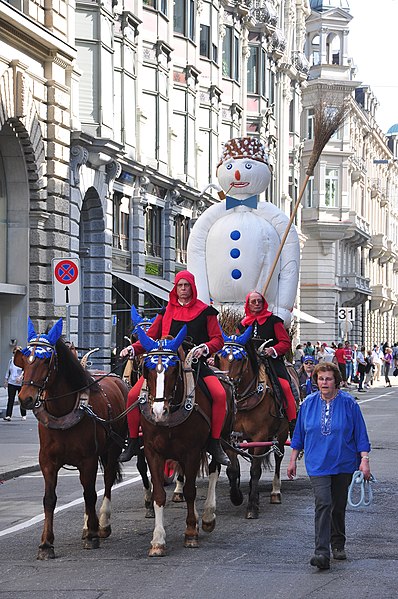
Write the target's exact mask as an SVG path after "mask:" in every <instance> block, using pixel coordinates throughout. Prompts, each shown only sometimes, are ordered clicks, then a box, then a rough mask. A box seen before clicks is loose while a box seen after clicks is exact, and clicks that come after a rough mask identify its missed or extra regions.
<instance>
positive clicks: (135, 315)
mask: <svg viewBox="0 0 398 599" xmlns="http://www.w3.org/2000/svg"><path fill="white" fill-rule="evenodd" d="M130 313H131V322H132V323H133V330H132V331H131V332H132V334H133V335H137V334H138V329H141V328H143V329H144V330H148V329H149V327H150V326H151V324H152V323H153V321H154V320H155V318H156V317H155V316H154V317H153V318H143V317H142V316H141V315H140V313H139V312H138V310H137V308H136V307H135V306H134V304H133V305H132V306H131V310H130Z"/></svg>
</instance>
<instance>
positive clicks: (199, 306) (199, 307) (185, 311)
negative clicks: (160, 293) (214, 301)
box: [162, 270, 208, 335]
mask: <svg viewBox="0 0 398 599" xmlns="http://www.w3.org/2000/svg"><path fill="white" fill-rule="evenodd" d="M181 279H185V280H186V281H188V283H190V284H191V289H192V299H191V301H190V302H189V303H188V304H185V306H182V305H181V304H180V303H179V301H178V297H177V283H178V281H181ZM207 307H208V306H207V304H205V303H204V302H202V301H201V300H199V299H198V292H197V289H196V283H195V277H194V276H193V274H192V273H190V272H189V271H188V270H181V271H180V272H178V273H177V274H176V277H175V280H174V287H173V289H172V290H171V291H170V295H169V303H168V304H167V307H166V311H165V313H164V315H163V326H162V334H163V335H168V334H169V332H170V327H171V322H172V320H180V321H183V322H189V321H190V320H193V319H194V318H196V317H197V316H199V314H201V313H202V312H203V310H206V308H207Z"/></svg>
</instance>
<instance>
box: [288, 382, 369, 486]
mask: <svg viewBox="0 0 398 599" xmlns="http://www.w3.org/2000/svg"><path fill="white" fill-rule="evenodd" d="M291 447H292V448H293V449H298V450H299V451H301V450H302V449H304V458H305V466H306V469H307V473H308V475H309V476H327V475H330V474H343V473H345V474H352V473H353V472H355V471H356V470H358V467H359V463H360V461H361V456H360V452H361V451H370V443H369V437H368V433H367V430H366V424H365V420H364V418H363V416H362V412H361V410H360V407H359V405H358V404H357V403H356V401H355V400H354V399H353V398H352V397H351V395H349V394H348V393H346V392H345V391H341V390H340V391H339V392H338V393H337V395H336V397H335V398H334V399H333V400H332V401H331V402H329V404H327V403H326V401H324V400H323V399H321V394H320V392H319V391H317V392H316V393H311V395H308V396H307V397H306V398H305V400H304V401H303V403H302V404H301V406H300V410H299V413H298V417H297V423H296V427H295V429H294V435H293V439H292V442H291Z"/></svg>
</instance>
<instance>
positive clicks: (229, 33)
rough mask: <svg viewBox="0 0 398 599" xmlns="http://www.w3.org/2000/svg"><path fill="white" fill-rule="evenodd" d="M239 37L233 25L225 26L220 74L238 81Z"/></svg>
mask: <svg viewBox="0 0 398 599" xmlns="http://www.w3.org/2000/svg"><path fill="white" fill-rule="evenodd" d="M239 56H240V45H239V37H238V35H237V33H236V32H235V30H234V28H233V27H230V26H227V27H226V28H225V36H224V41H223V50H222V74H223V77H227V78H228V79H234V80H235V81H239V62H240V61H239Z"/></svg>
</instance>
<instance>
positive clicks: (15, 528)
mask: <svg viewBox="0 0 398 599" xmlns="http://www.w3.org/2000/svg"><path fill="white" fill-rule="evenodd" d="M139 480H142V479H141V476H136V477H135V478H130V479H129V480H125V481H123V482H121V483H118V484H116V485H114V486H113V487H112V492H114V491H116V489H119V488H121V487H126V486H127V485H132V484H134V483H136V482H137V481H139ZM104 491H105V489H100V490H99V491H97V493H98V495H102V494H103V493H104ZM83 502H84V498H83V497H79V499H75V500H74V501H70V502H69V503H66V504H65V505H61V506H59V507H57V508H55V511H54V514H57V513H58V512H63V511H64V510H68V509H69V508H71V507H74V506H75V505H79V504H80V503H83ZM43 520H44V514H40V515H38V516H34V517H33V518H30V519H29V520H26V521H25V522H20V524H16V525H15V526H11V527H10V528H6V529H5V530H0V537H4V536H6V535H9V534H12V533H14V532H18V531H19V530H23V529H25V528H29V527H30V526H33V525H34V524H37V523H38V522H42V521H43Z"/></svg>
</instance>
